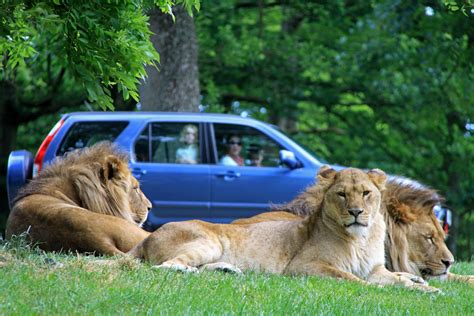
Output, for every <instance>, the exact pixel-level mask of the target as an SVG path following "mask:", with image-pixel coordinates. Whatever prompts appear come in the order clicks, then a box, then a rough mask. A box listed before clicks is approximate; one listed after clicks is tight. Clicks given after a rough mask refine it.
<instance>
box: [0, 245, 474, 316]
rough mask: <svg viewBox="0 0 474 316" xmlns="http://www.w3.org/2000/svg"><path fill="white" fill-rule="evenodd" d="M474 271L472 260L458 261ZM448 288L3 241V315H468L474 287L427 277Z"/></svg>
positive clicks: (0, 270)
mask: <svg viewBox="0 0 474 316" xmlns="http://www.w3.org/2000/svg"><path fill="white" fill-rule="evenodd" d="M454 269H455V270H456V271H457V272H458V273H464V274H473V273H474V264H473V263H459V264H456V265H455V266H454ZM430 284H431V285H433V286H436V287H438V288H440V289H442V290H443V292H444V294H440V295H432V294H425V293H421V292H417V291H412V290H407V289H403V288H399V287H390V286H386V287H384V288H380V287H377V286H364V285H361V284H356V283H353V282H347V281H338V280H334V279H321V278H316V277H288V276H278V275H265V274H257V273H246V274H244V275H242V276H236V275H231V274H224V273H218V272H215V273H211V272H203V273H200V274H183V273H178V272H173V271H166V270H160V269H154V268H152V267H150V266H149V265H147V264H138V263H136V262H134V261H131V260H127V259H117V258H116V259H115V260H109V261H103V260H102V258H96V257H87V256H80V255H79V256H78V255H69V256H68V255H64V254H62V255H60V254H54V253H35V252H31V251H30V252H29V255H28V251H25V253H23V254H22V255H21V256H18V255H16V254H15V253H12V252H10V250H5V249H1V247H0V286H1V287H2V289H7V290H5V291H3V293H2V304H0V313H2V314H22V315H23V314H51V313H53V314H126V315H128V314H152V315H154V314H172V315H175V314H178V315H181V314H193V315H195V314H211V315H212V314H244V315H246V314H251V315H254V314H271V315H273V314H277V315H286V314H292V315H293V314H297V315H299V314H304V315H319V314H336V315H346V314H347V315H349V314H350V315H352V314H357V315H358V314H364V315H367V314H374V315H380V314H384V315H385V314H387V315H392V314H393V315H407V314H410V315H411V314H414V315H469V314H472V297H471V296H472V295H471V294H472V288H471V287H470V286H469V285H468V284H462V283H456V282H451V283H442V282H439V281H433V282H431V283H430Z"/></svg>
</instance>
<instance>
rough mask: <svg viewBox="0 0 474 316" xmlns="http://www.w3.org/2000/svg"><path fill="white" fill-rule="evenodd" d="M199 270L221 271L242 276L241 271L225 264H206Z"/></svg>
mask: <svg viewBox="0 0 474 316" xmlns="http://www.w3.org/2000/svg"><path fill="white" fill-rule="evenodd" d="M201 270H208V271H222V272H227V273H235V274H242V270H240V269H239V268H237V267H236V266H234V265H232V264H230V263H227V262H215V263H208V264H205V265H203V266H202V267H201Z"/></svg>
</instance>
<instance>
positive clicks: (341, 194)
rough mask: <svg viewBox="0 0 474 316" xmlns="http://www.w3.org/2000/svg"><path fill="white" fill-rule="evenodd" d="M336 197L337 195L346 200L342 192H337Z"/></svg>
mask: <svg viewBox="0 0 474 316" xmlns="http://www.w3.org/2000/svg"><path fill="white" fill-rule="evenodd" d="M337 195H339V196H340V197H342V198H346V194H345V193H344V192H337Z"/></svg>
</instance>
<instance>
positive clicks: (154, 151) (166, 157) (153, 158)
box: [135, 122, 201, 164]
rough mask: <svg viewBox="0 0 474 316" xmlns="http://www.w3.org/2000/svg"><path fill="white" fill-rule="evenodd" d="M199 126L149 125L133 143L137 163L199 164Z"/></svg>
mask: <svg viewBox="0 0 474 316" xmlns="http://www.w3.org/2000/svg"><path fill="white" fill-rule="evenodd" d="M199 132H200V131H199V126H198V124H194V123H175V122H173V123H151V124H149V125H148V126H147V128H145V129H144V130H143V132H142V133H141V134H140V136H139V137H138V139H137V141H136V143H135V159H136V160H137V161H138V162H155V163H180V164H199V163H201V157H200V150H199Z"/></svg>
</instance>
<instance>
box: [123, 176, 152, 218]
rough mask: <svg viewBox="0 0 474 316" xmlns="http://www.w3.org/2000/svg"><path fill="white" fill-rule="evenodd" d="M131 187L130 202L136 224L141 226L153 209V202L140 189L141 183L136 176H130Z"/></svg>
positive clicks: (129, 191) (129, 189)
mask: <svg viewBox="0 0 474 316" xmlns="http://www.w3.org/2000/svg"><path fill="white" fill-rule="evenodd" d="M129 179H130V185H128V188H127V189H128V202H129V205H130V210H131V213H132V218H133V220H134V221H135V223H137V224H139V225H141V224H143V223H144V222H145V220H146V217H147V215H148V211H149V210H150V209H151V206H152V205H151V202H150V200H148V198H147V197H146V196H145V194H143V192H142V190H141V189H140V183H139V182H138V181H137V179H135V177H134V176H132V175H129Z"/></svg>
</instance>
